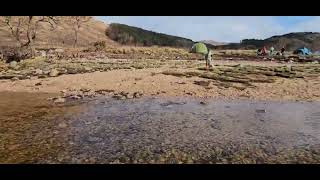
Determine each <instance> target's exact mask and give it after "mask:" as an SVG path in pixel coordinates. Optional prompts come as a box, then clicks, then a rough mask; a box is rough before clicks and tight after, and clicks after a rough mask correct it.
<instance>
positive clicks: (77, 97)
mask: <svg viewBox="0 0 320 180" xmlns="http://www.w3.org/2000/svg"><path fill="white" fill-rule="evenodd" d="M69 98H70V99H76V100H78V99H82V96H81V95H71V96H70V97H69Z"/></svg>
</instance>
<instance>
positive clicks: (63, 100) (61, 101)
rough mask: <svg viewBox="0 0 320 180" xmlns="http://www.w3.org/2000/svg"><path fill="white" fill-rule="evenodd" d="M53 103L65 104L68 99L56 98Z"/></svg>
mask: <svg viewBox="0 0 320 180" xmlns="http://www.w3.org/2000/svg"><path fill="white" fill-rule="evenodd" d="M53 102H54V103H64V102H66V99H65V98H62V97H59V98H56V99H55V100H54V101H53Z"/></svg>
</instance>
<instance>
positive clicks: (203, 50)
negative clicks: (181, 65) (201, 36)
mask: <svg viewBox="0 0 320 180" xmlns="http://www.w3.org/2000/svg"><path fill="white" fill-rule="evenodd" d="M191 53H199V54H208V48H207V46H206V45H205V44H204V43H199V42H198V43H195V44H194V45H193V46H192V48H191Z"/></svg>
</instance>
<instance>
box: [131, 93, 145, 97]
mask: <svg viewBox="0 0 320 180" xmlns="http://www.w3.org/2000/svg"><path fill="white" fill-rule="evenodd" d="M141 96H143V93H141V92H135V93H133V97H134V98H139V97H141Z"/></svg>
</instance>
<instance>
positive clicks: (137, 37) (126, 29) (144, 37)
mask: <svg viewBox="0 0 320 180" xmlns="http://www.w3.org/2000/svg"><path fill="white" fill-rule="evenodd" d="M106 34H107V35H108V36H109V38H110V39H112V40H114V41H117V42H119V43H121V44H125V45H140V46H153V45H158V46H171V47H191V46H192V44H193V43H194V42H193V41H192V40H191V39H186V38H182V37H177V36H171V35H167V34H162V33H157V32H153V31H148V30H145V29H142V28H138V27H133V26H128V25H124V24H117V23H112V24H110V26H109V28H108V30H107V32H106Z"/></svg>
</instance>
